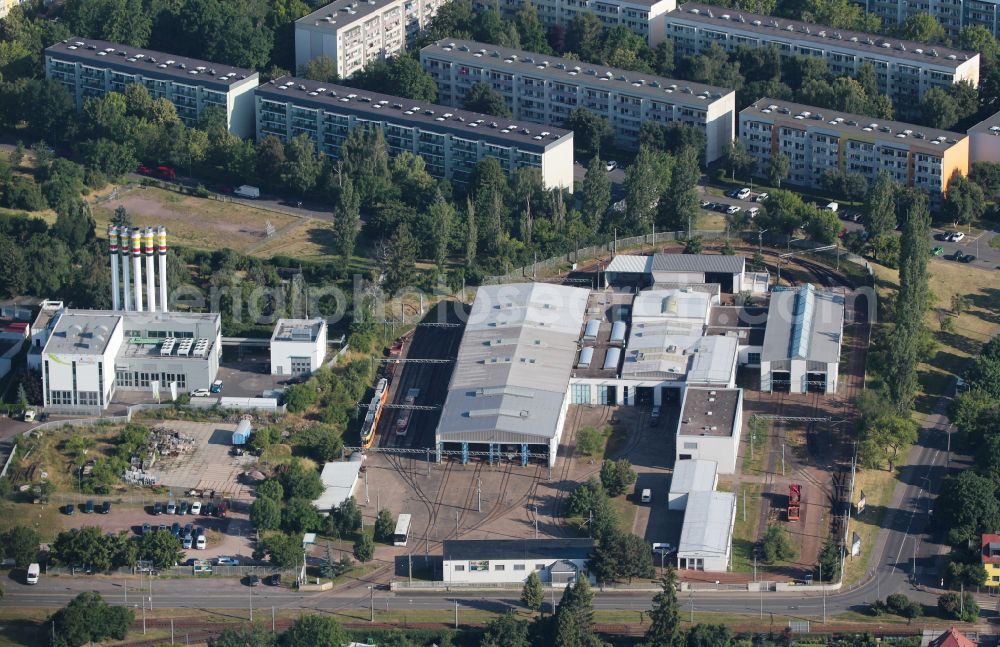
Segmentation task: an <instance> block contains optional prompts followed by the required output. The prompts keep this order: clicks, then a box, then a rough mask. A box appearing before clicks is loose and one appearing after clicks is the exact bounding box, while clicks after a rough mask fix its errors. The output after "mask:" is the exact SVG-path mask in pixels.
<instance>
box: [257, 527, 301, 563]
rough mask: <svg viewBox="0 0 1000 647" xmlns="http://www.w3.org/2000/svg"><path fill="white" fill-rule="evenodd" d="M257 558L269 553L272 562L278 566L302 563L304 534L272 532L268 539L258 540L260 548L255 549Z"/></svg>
mask: <svg viewBox="0 0 1000 647" xmlns="http://www.w3.org/2000/svg"><path fill="white" fill-rule="evenodd" d="M254 553H255V556H254V558H255V559H260V556H263V555H267V557H268V559H269V560H270V561H271V563H272V564H274V565H275V566H277V567H278V568H291V567H292V566H297V565H299V564H301V563H302V560H303V558H304V553H303V550H302V535H301V534H294V535H286V534H284V533H281V532H276V533H272V534H270V535H268V536H267V538H266V539H263V540H261V541H260V542H258V548H257V550H255V551H254Z"/></svg>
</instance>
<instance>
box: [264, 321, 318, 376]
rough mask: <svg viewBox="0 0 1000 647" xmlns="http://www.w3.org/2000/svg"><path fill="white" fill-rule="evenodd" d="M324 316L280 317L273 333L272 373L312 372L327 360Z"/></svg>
mask: <svg viewBox="0 0 1000 647" xmlns="http://www.w3.org/2000/svg"><path fill="white" fill-rule="evenodd" d="M326 336H327V325H326V321H325V320H323V319H322V318H319V317H317V318H315V319H278V323H277V324H275V326H274V332H273V333H272V334H271V375H310V374H312V373H313V372H314V371H316V370H317V369H318V368H319V367H320V366H322V365H323V360H324V359H326Z"/></svg>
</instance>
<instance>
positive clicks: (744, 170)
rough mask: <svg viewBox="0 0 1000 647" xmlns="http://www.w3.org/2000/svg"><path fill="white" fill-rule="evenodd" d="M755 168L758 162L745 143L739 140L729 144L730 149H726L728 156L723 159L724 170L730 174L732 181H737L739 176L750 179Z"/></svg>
mask: <svg viewBox="0 0 1000 647" xmlns="http://www.w3.org/2000/svg"><path fill="white" fill-rule="evenodd" d="M754 166H756V162H755V161H754V159H753V158H752V157H750V154H749V153H748V152H747V149H746V148H745V147H744V146H743V142H741V141H740V140H739V139H734V140H733V141H731V142H729V148H728V149H726V154H725V155H724V156H723V158H722V168H724V169H726V171H728V172H729V175H730V177H731V178H732V179H734V180H735V179H736V177H737V176H739V177H741V178H745V177H749V176H750V174H751V173H752V172H753V169H754Z"/></svg>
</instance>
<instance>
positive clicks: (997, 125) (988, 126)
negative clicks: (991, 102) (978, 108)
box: [969, 0, 1000, 137]
mask: <svg viewBox="0 0 1000 647" xmlns="http://www.w3.org/2000/svg"><path fill="white" fill-rule="evenodd" d="M998 1H1000V0H998ZM974 133H975V134H978V133H984V134H987V135H993V136H996V137H1000V112H997V113H995V114H992V115H990V116H989V117H987V118H986V119H983V120H982V121H980V122H979V123H978V124H976V125H975V126H973V127H972V128H969V134H970V135H972V134H974Z"/></svg>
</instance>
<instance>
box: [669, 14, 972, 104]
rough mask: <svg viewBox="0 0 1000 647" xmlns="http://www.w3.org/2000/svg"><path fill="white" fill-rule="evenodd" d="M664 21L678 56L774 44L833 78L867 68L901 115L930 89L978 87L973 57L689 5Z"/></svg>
mask: <svg viewBox="0 0 1000 647" xmlns="http://www.w3.org/2000/svg"><path fill="white" fill-rule="evenodd" d="M664 20H665V22H666V35H667V38H669V39H670V40H672V41H673V42H674V48H675V51H676V52H677V53H678V54H686V55H694V54H698V53H701V52H703V51H704V50H706V49H708V48H709V47H710V46H711V45H712V44H713V43H714V44H717V45H719V46H720V47H722V48H723V49H725V50H726V51H730V52H732V51H735V50H736V48H737V47H739V46H746V47H749V48H751V49H757V48H761V47H766V46H767V45H774V46H775V47H776V48H777V49H778V53H779V54H780V55H781V56H783V57H788V56H794V55H799V56H806V57H818V58H822V59H823V60H824V61H826V64H827V68H828V69H829V70H830V72H831V73H832V74H834V75H835V76H856V75H857V73H858V70H859V69H860V68H861V66H862V65H864V64H866V63H869V64H871V65H872V66H873V67H874V68H875V78H876V81H877V83H878V86H879V91H880V92H883V93H885V94H888V95H889V96H890V97H891V98H892V100H893V102H894V104H895V106H896V112H897V113H899V114H915V113H916V112H917V111H918V110H919V104H920V98H921V97H923V95H924V93H925V92H927V91H928V90H930V89H931V88H945V89H947V88H948V86H950V85H952V84H954V83H958V82H960V81H966V82H968V83H971V84H972V86H973V87H976V86H978V85H979V54H977V53H976V52H966V51H961V50H957V49H951V48H948V47H944V46H942V45H928V44H925V43H919V42H914V41H906V40H900V39H898V38H888V37H885V36H879V35H877V34H866V33H863V32H856V31H850V30H847V29H837V28H835V27H827V26H824V25H815V24H810V23H804V22H800V21H796V20H786V19H784V18H778V17H772V16H766V15H761V14H754V13H750V12H747V11H740V10H738V9H726V8H724V7H718V6H711V5H705V4H698V3H693V2H689V3H686V4H683V5H681V6H679V7H678V8H677V10H676V11H672V12H670V13H669V14H667V15H666V16H665V18H664Z"/></svg>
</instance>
